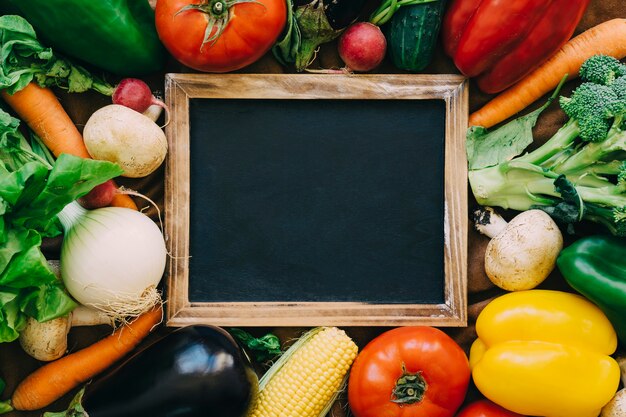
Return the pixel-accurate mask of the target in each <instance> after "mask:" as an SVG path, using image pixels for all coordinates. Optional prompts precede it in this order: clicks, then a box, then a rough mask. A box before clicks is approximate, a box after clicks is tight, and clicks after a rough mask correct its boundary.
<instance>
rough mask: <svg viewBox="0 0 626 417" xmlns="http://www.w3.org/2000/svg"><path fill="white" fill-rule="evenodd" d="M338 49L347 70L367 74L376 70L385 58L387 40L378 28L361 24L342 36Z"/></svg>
mask: <svg viewBox="0 0 626 417" xmlns="http://www.w3.org/2000/svg"><path fill="white" fill-rule="evenodd" d="M338 49H339V56H340V57H341V59H342V60H343V62H345V63H346V70H352V71H359V72H366V71H371V70H373V69H374V68H376V67H377V66H378V65H380V63H381V62H382V61H383V59H384V58H385V53H386V52H387V40H386V39H385V35H383V32H382V31H381V30H380V28H379V27H378V26H376V25H373V24H371V23H369V22H359V23H355V24H353V25H352V26H350V27H349V28H348V29H346V31H345V32H344V33H343V34H342V35H341V37H340V38H339V46H338Z"/></svg>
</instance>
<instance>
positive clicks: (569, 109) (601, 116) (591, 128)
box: [559, 83, 623, 142]
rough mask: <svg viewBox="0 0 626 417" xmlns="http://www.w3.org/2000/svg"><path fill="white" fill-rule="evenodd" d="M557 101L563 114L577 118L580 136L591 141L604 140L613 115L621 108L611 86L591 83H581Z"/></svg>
mask: <svg viewBox="0 0 626 417" xmlns="http://www.w3.org/2000/svg"><path fill="white" fill-rule="evenodd" d="M622 101H623V100H622ZM559 103H560V105H561V108H562V109H563V111H564V112H565V114H567V115H568V116H569V117H570V118H572V119H576V120H578V126H579V128H580V137H581V138H582V139H584V140H587V141H591V142H599V141H602V140H604V139H605V138H606V135H607V133H608V132H609V129H610V128H611V125H612V124H613V120H612V119H613V117H614V116H615V115H616V114H617V113H618V112H619V111H620V110H623V109H621V107H623V105H622V103H621V101H620V100H619V97H618V96H617V94H616V93H615V91H614V89H613V88H611V87H608V86H606V85H601V84H593V83H583V84H581V85H580V86H579V87H578V88H577V89H576V90H574V92H573V93H572V95H571V96H570V97H561V98H560V100H559Z"/></svg>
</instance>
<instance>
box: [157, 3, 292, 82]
mask: <svg viewBox="0 0 626 417" xmlns="http://www.w3.org/2000/svg"><path fill="white" fill-rule="evenodd" d="M227 3H233V1H232V0H231V1H226V0H158V1H157V4H156V8H155V23H156V29H157V32H158V34H159V38H160V39H161V42H163V44H164V45H165V47H166V48H167V50H168V51H169V52H170V53H171V54H172V56H173V57H174V58H176V59H177V60H178V61H180V62H181V63H183V64H184V65H186V66H188V67H190V68H193V69H197V70H199V71H206V72H228V71H234V70H237V69H239V68H243V67H245V66H246V65H249V64H251V63H253V62H254V61H256V60H258V59H259V58H261V57H262V56H263V55H264V54H265V53H266V52H267V51H268V50H269V49H270V48H271V47H272V45H274V42H276V39H277V38H278V36H279V35H280V33H281V31H282V30H283V27H284V26H285V21H286V19H287V5H286V3H287V2H286V1H285V0H255V1H254V2H250V1H246V0H239V1H237V0H235V1H234V5H232V6H231V7H230V8H229V7H228V6H227ZM189 6H191V7H190V8H189ZM183 9H184V10H183ZM220 22H222V23H221V24H222V27H223V31H222V32H221V33H219V34H218V26H219V24H220ZM211 23H216V24H215V25H214V26H213V29H211V33H210V35H209V36H205V33H206V31H207V28H208V25H209V24H211ZM216 36H217V37H216ZM213 37H216V38H215V39H213Z"/></svg>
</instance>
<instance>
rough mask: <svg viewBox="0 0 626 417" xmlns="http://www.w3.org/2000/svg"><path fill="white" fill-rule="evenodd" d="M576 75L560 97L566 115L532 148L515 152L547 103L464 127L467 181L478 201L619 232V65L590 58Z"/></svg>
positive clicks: (622, 178) (622, 211)
mask: <svg viewBox="0 0 626 417" xmlns="http://www.w3.org/2000/svg"><path fill="white" fill-rule="evenodd" d="M580 75H581V78H582V79H583V81H584V82H583V83H582V84H581V85H580V86H579V87H578V88H577V89H576V90H574V92H573V93H572V95H571V96H570V97H561V99H560V100H559V104H560V106H561V108H562V109H563V110H564V111H565V113H566V114H567V115H568V116H569V120H568V121H567V122H566V123H565V124H564V125H563V126H562V127H561V128H560V129H559V131H558V132H556V133H555V134H554V136H552V137H551V138H550V139H549V140H548V141H547V142H546V143H544V144H543V145H542V146H540V147H539V148H537V149H535V150H533V151H532V152H529V153H526V154H524V155H520V153H521V152H522V151H523V149H524V147H525V146H527V145H528V144H529V143H530V142H532V130H531V129H532V127H533V125H534V123H535V122H536V120H537V117H538V116H539V113H541V111H542V110H543V109H544V108H545V107H546V106H547V104H546V106H544V107H543V108H541V109H538V110H536V111H535V112H533V113H531V114H529V115H527V116H523V117H522V118H519V119H516V120H514V121H512V122H510V123H508V124H506V125H504V126H502V127H500V128H499V129H497V130H494V131H493V132H487V131H486V130H485V129H482V128H476V127H473V128H470V130H469V131H468V143H467V148H468V161H469V167H470V170H469V175H468V176H469V182H470V186H471V188H472V192H473V193H474V196H475V198H476V201H477V202H478V203H479V204H481V205H485V206H499V207H503V208H507V209H514V210H520V211H523V210H529V209H531V208H541V209H543V210H544V211H546V212H548V213H549V214H550V215H551V216H553V217H554V218H555V220H557V221H561V222H562V223H565V224H568V225H571V224H573V223H576V222H578V221H580V220H582V219H586V220H589V221H593V222H597V223H600V224H602V225H604V226H605V227H606V228H607V229H608V230H609V231H610V232H611V233H613V234H615V235H619V236H626V162H625V161H626V123H625V120H626V65H624V64H622V63H621V62H620V61H618V60H616V59H614V58H610V57H606V56H602V55H597V56H595V57H592V58H590V59H589V60H587V61H586V62H585V64H584V65H583V67H582V69H581V72H580ZM558 91H559V89H558V88H557V91H556V92H555V94H554V95H553V97H552V98H551V100H552V99H554V97H555V96H556V95H557V94H558Z"/></svg>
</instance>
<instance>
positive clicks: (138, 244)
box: [59, 202, 167, 317]
mask: <svg viewBox="0 0 626 417" xmlns="http://www.w3.org/2000/svg"><path fill="white" fill-rule="evenodd" d="M59 219H60V220H61V223H62V225H63V228H64V230H65V237H64V239H63V245H62V247H61V276H62V278H63V282H64V283H65V287H66V288H67V290H68V291H69V293H70V294H71V295H72V297H74V298H75V299H76V301H78V302H79V303H81V304H83V305H86V306H90V307H94V308H97V309H100V310H102V311H105V312H107V313H109V314H111V315H114V316H115V315H117V316H120V317H123V316H128V315H138V314H141V313H143V312H144V311H146V310H148V309H150V308H151V307H152V306H153V305H154V304H155V303H156V302H158V301H159V299H160V298H159V295H158V292H157V291H156V286H157V285H158V283H159V281H160V280H161V277H162V276H163V272H164V270H165V262H166V257H167V251H166V249H165V241H164V239H163V235H162V234H161V231H160V229H159V228H158V227H157V225H156V224H155V223H154V222H153V221H152V220H151V219H150V218H148V217H147V216H146V215H144V214H142V213H140V212H137V211H135V210H131V209H127V208H120V207H105V208H99V209H95V210H85V209H84V208H82V207H81V206H80V205H79V204H78V203H76V202H73V203H71V204H69V205H68V206H66V207H65V208H64V209H63V211H62V212H61V213H60V214H59Z"/></svg>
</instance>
